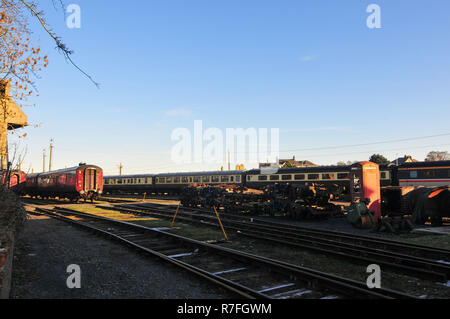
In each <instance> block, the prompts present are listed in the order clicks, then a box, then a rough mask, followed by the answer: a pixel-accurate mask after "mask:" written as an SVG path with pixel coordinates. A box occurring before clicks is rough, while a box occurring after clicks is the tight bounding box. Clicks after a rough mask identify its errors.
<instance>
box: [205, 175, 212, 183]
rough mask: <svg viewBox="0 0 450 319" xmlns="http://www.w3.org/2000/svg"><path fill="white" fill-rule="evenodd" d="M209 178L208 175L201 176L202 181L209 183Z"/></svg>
mask: <svg viewBox="0 0 450 319" xmlns="http://www.w3.org/2000/svg"><path fill="white" fill-rule="evenodd" d="M210 180H211V179H210V178H209V176H203V183H209V182H210Z"/></svg>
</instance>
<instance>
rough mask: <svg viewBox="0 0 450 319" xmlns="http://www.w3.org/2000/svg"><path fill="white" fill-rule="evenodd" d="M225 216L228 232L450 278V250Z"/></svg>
mask: <svg viewBox="0 0 450 319" xmlns="http://www.w3.org/2000/svg"><path fill="white" fill-rule="evenodd" d="M99 207H100V208H105V209H115V210H118V211H121V212H125V213H131V214H145V215H150V216H153V217H159V218H165V219H170V218H173V214H174V212H175V209H167V208H161V207H160V206H157V207H148V206H146V207H143V206H136V205H126V206H122V205H119V206H117V207H106V206H101V205H100V206H99ZM177 219H179V220H183V221H184V222H189V223H194V224H197V225H203V226H205V225H206V226H211V227H217V219H216V217H215V216H212V215H211V214H209V215H207V214H204V213H203V212H201V213H195V210H194V211H192V210H191V212H186V211H181V212H180V213H179V217H177ZM221 219H222V223H223V224H224V226H225V227H226V229H227V230H228V231H233V232H237V233H239V235H242V236H246V237H251V238H255V239H259V240H264V241H269V242H273V243H277V244H282V245H285V246H291V247H295V248H300V249H307V250H311V251H314V252H319V253H323V254H326V255H333V256H335V257H338V258H342V259H346V260H349V259H350V260H352V261H354V262H358V263H362V264H366V265H368V264H371V263H376V264H378V265H380V266H382V267H383V268H386V269H390V270H392V271H397V272H400V273H401V274H408V275H411V276H416V277H419V278H423V279H428V280H435V281H440V282H446V281H447V280H448V279H449V278H450V265H449V262H450V250H446V249H438V248H431V247H427V246H420V245H414V244H408V243H401V242H396V241H392V240H387V239H381V238H373V237H366V236H358V235H350V234H346V233H340V232H334V231H327V230H319V229H311V228H303V227H298V226H293V225H286V224H281V223H275V222H270V221H263V220H259V219H252V218H245V217H242V216H236V215H222V217H221Z"/></svg>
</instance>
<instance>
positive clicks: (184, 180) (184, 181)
mask: <svg viewBox="0 0 450 319" xmlns="http://www.w3.org/2000/svg"><path fill="white" fill-rule="evenodd" d="M181 181H182V182H183V183H189V179H188V178H187V177H186V176H183V177H182V178H181Z"/></svg>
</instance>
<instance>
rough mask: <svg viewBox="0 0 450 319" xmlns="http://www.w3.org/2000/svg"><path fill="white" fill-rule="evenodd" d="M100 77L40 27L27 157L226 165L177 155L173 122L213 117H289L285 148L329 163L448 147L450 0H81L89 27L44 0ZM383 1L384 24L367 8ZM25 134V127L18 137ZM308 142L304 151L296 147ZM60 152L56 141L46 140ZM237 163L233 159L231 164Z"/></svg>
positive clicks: (108, 167)
mask: <svg viewBox="0 0 450 319" xmlns="http://www.w3.org/2000/svg"><path fill="white" fill-rule="evenodd" d="M40 3H41V8H42V9H43V10H44V11H45V12H46V16H47V18H48V22H49V23H50V25H51V26H52V27H53V29H54V31H55V32H56V33H57V34H58V35H60V36H61V37H62V38H63V40H64V42H65V43H66V44H67V45H68V46H69V47H70V48H71V49H73V50H74V51H75V54H74V56H73V59H74V60H75V61H76V62H77V63H78V64H79V65H80V66H81V67H82V68H83V69H84V70H85V71H87V72H88V73H89V74H91V75H92V76H93V78H94V79H95V80H96V81H97V82H99V83H100V85H101V86H100V89H97V88H96V87H95V86H94V85H92V84H91V83H90V82H89V80H87V79H86V78H85V77H84V76H83V75H82V74H81V73H79V72H78V71H77V70H75V69H74V68H73V67H72V66H71V65H70V64H68V63H67V62H66V61H65V60H64V58H63V57H62V56H61V55H60V54H58V52H56V50H54V44H52V43H51V42H50V41H49V39H48V37H47V36H46V35H45V34H44V33H43V32H41V31H39V30H38V29H37V28H36V29H35V30H36V32H35V36H36V37H37V38H39V39H40V44H41V47H42V48H43V51H44V52H46V53H47V54H48V55H49V59H50V65H49V67H48V68H47V70H45V72H44V73H43V74H42V78H41V79H39V80H37V81H36V84H37V86H38V88H39V96H38V97H32V98H30V100H29V101H28V103H29V104H34V105H35V106H33V107H25V108H24V110H25V112H26V113H27V114H28V117H29V122H30V123H32V124H40V127H39V128H32V127H30V128H27V129H25V130H24V131H25V132H26V133H28V136H27V138H26V139H21V140H20V141H21V142H20V143H21V147H22V148H25V147H26V148H27V156H26V160H25V163H24V165H23V169H25V170H28V169H29V168H33V169H34V170H35V171H40V170H42V151H43V149H44V148H47V149H48V144H49V140H50V139H51V138H53V139H54V140H55V150H54V164H53V167H54V168H63V167H68V166H73V165H76V164H77V163H79V162H80V161H85V162H89V163H92V164H97V165H100V166H102V167H103V168H104V170H105V172H106V174H115V173H117V172H118V169H117V165H118V164H119V163H120V162H122V163H123V164H124V166H125V168H124V173H141V172H142V173H157V172H168V171H171V172H173V171H180V170H198V169H218V168H220V165H206V166H205V165H204V166H199V165H183V166H180V165H175V164H173V163H171V159H170V151H171V148H172V146H173V145H174V142H172V141H171V139H170V137H171V132H172V131H173V130H174V129H175V128H178V127H186V128H189V129H193V125H194V120H202V121H203V123H204V126H205V127H217V128H220V129H223V130H225V129H226V128H238V127H242V128H250V127H254V128H280V131H281V134H280V150H281V151H284V150H288V151H289V152H281V157H285V158H287V157H292V156H293V155H296V157H297V159H308V160H311V161H313V162H316V163H318V164H335V163H336V162H338V161H340V160H345V161H347V160H367V159H368V157H369V156H370V155H371V154H373V153H375V152H377V153H382V154H384V155H385V156H387V157H388V158H390V159H394V158H395V156H396V155H398V156H403V155H404V154H411V155H413V156H414V157H416V158H417V159H419V160H423V159H424V157H425V156H426V154H427V152H428V151H431V150H450V142H449V137H450V135H447V136H441V137H435V138H427V139H420V140H411V141H403V142H393V143H384V144H376V145H368V146H354V147H346V148H341V149H335V148H333V149H321V150H305V149H313V148H326V147H331V146H336V145H338V146H339V145H355V144H363V143H374V142H380V141H392V140H399V139H405V138H413V137H422V136H431V135H438V134H445V133H450V126H449V117H450V108H449V102H450V87H449V86H450V72H449V70H450V33H449V30H450V20H449V19H448V12H450V2H448V1H447V0H442V1H440V0H433V1H412V0H410V1H403V0H397V1H375V0H373V1H361V0H348V1H336V0H333V1H332V0H329V1H323V0H320V1H301V0H293V1H284V0H281V1H261V0H259V1H256V0H245V1H242V0H241V1H237V0H231V1H230V0H227V1H219V0H214V1H206V0H205V1H204V0H189V1H186V0H184V1H181V0H179V1H178V0H177V1H175V0H165V1H155V0H150V1H129V2H127V3H126V4H125V3H124V2H119V1H103V0H89V1H88V0H78V1H76V0H71V1H70V2H69V1H66V2H65V3H66V4H70V3H75V4H78V5H80V7H81V10H82V12H81V14H82V16H81V17H82V26H81V29H68V28H67V27H66V24H65V20H64V16H63V13H62V11H61V10H60V9H59V10H58V11H57V10H55V8H54V7H53V5H52V1H50V0H48V1H47V0H42V1H40ZM371 3H376V4H378V5H379V6H380V7H381V19H382V28H381V29H369V28H368V27H367V26H366V19H367V17H368V16H369V13H367V12H366V8H367V6H368V5H369V4H371ZM14 141H17V138H16V137H14V136H11V137H10V142H14ZM291 150H298V151H295V152H294V151H291ZM47 152H48V150H47ZM224 165H225V163H224Z"/></svg>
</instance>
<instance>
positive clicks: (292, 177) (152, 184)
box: [105, 161, 450, 193]
mask: <svg viewBox="0 0 450 319" xmlns="http://www.w3.org/2000/svg"><path fill="white" fill-rule="evenodd" d="M349 173H350V166H321V167H304V168H280V169H278V171H277V172H275V173H273V174H264V171H261V170H259V169H254V170H248V171H216V172H191V173H172V174H151V175H130V176H108V177H105V192H106V193H144V192H146V193H180V192H181V190H182V189H183V188H185V187H187V186H190V185H210V186H217V185H232V186H241V187H247V188H254V189H264V188H265V187H267V186H269V185H274V184H299V185H305V186H308V185H312V184H321V185H325V186H330V185H333V186H337V187H339V188H340V189H341V191H342V193H348V190H349V186H350V180H349ZM380 185H381V186H382V187H385V186H419V185H421V186H428V187H435V186H447V185H450V161H442V162H418V163H406V164H403V165H400V166H395V165H380Z"/></svg>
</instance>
